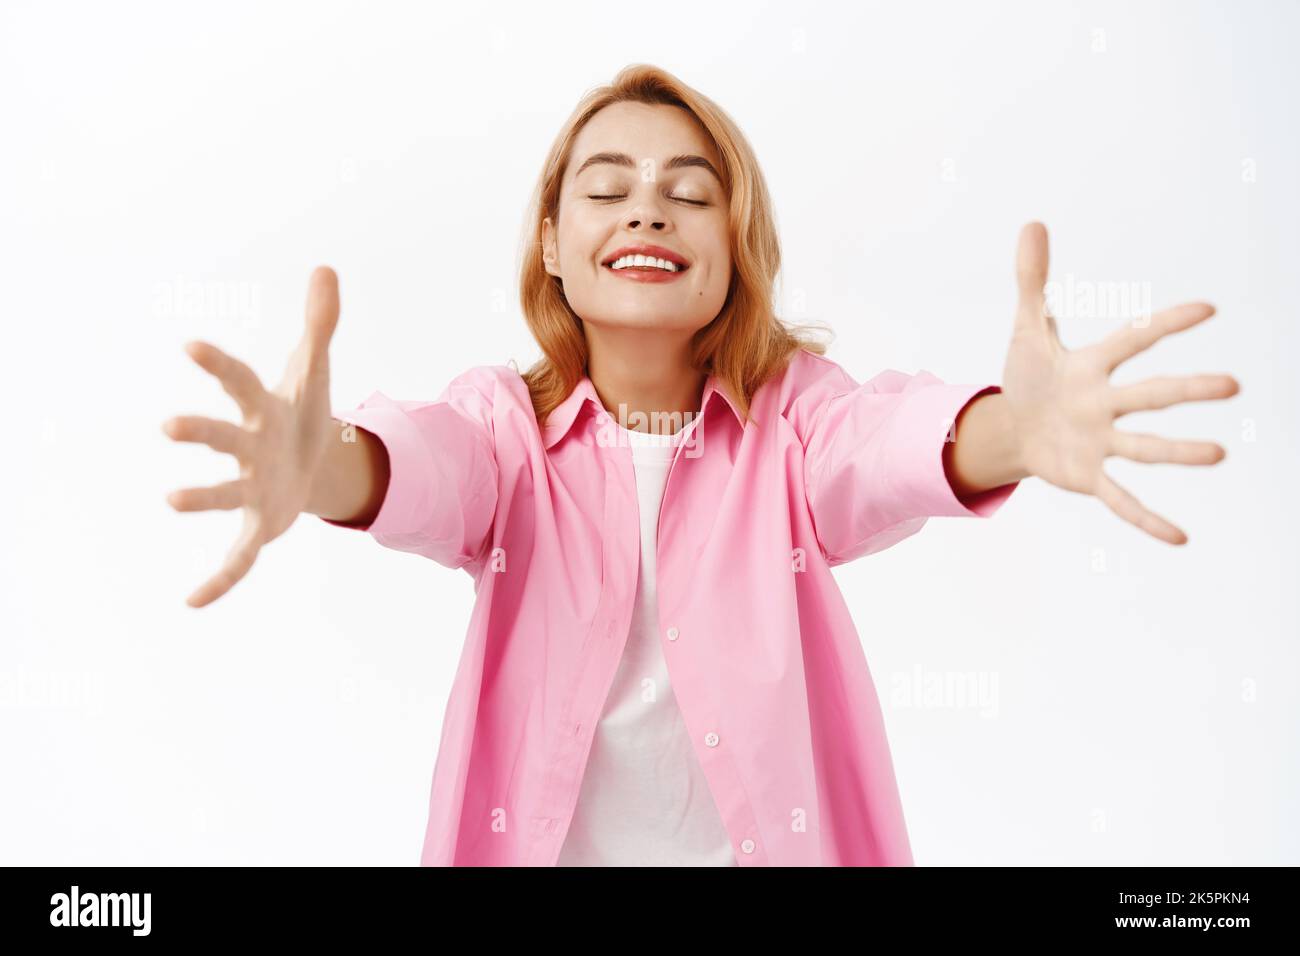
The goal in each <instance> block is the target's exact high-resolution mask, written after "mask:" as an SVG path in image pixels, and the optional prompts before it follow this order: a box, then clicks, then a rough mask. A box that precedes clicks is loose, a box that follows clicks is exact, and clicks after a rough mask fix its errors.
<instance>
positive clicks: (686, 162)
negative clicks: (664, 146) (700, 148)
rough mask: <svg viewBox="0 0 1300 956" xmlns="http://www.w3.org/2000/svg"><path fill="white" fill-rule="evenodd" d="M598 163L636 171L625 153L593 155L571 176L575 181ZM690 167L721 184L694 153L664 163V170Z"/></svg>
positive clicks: (709, 168) (709, 164)
mask: <svg viewBox="0 0 1300 956" xmlns="http://www.w3.org/2000/svg"><path fill="white" fill-rule="evenodd" d="M599 163H610V164H612V165H614V166H626V167H627V168H628V169H636V160H634V159H633V158H632V157H631V156H629V155H628V154H627V153H611V152H603V153H593V154H592V155H590V156H588V157H587V161H586V162H585V163H583V164H582V165H581V166H579V167H578V170H577V172H575V173H574V174H573V178H574V179H577V178H578V177H579V176H581V175H582V171H583V170H584V169H586V168H587V167H588V166H595V165H597V164H599ZM692 166H698V167H700V168H701V169H706V170H708V171H709V172H710V173H712V174H713V178H714V179H716V180H717V181H718V184H719V185H721V184H722V177H721V176H720V175H718V171H717V170H716V169H714V168H713V164H712V163H711V162H709V161H708V160H707V159H705V158H704V157H703V156H696V155H695V154H694V153H681V154H679V155H677V156H673V157H672V158H671V159H669V160H668V162H666V163H664V169H686V168H689V167H692Z"/></svg>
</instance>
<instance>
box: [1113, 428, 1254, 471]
mask: <svg viewBox="0 0 1300 956" xmlns="http://www.w3.org/2000/svg"><path fill="white" fill-rule="evenodd" d="M1110 453H1111V454H1112V455H1120V456H1121V457H1124V458H1128V459H1130V460H1131V461H1144V462H1148V463H1159V462H1167V463H1170V464H1175V465H1213V464H1214V463H1215V462H1219V461H1223V459H1224V457H1226V456H1227V454H1228V453H1227V452H1226V451H1224V449H1223V446H1222V445H1217V444H1215V443H1214V442H1212V441H1182V440H1174V439H1169V438H1161V437H1160V436H1159V435H1147V434H1142V433H1139V432H1126V431H1120V430H1119V429H1113V430H1112V431H1111V442H1110Z"/></svg>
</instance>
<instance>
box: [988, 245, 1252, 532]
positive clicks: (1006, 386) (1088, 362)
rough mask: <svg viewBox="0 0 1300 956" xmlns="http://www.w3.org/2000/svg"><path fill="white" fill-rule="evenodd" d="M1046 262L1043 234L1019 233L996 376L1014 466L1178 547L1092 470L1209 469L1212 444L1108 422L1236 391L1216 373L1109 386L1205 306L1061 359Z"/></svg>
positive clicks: (1165, 528)
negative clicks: (1010, 326)
mask: <svg viewBox="0 0 1300 956" xmlns="http://www.w3.org/2000/svg"><path fill="white" fill-rule="evenodd" d="M1047 260H1048V256H1047V230H1046V229H1045V228H1043V226H1042V225H1041V224H1040V223H1036V222H1034V223H1029V224H1028V225H1027V226H1025V227H1024V229H1022V230H1021V233H1020V245H1019V249H1018V251H1017V257H1016V274H1017V279H1018V282H1019V286H1020V303H1019V306H1018V308H1017V311H1016V321H1015V331H1014V333H1013V335H1012V339H1011V346H1010V349H1009V351H1008V353H1007V361H1006V366H1005V368H1004V370H1003V392H1004V394H1005V395H1006V399H1007V406H1008V408H1009V409H1010V411H1011V415H1012V418H1013V420H1014V422H1015V427H1016V433H1017V435H1018V437H1019V441H1020V449H1021V454H1022V462H1023V464H1024V467H1025V469H1026V470H1027V471H1028V472H1029V473H1030V474H1033V475H1037V476H1038V477H1040V478H1042V479H1043V480H1044V481H1048V482H1051V483H1052V484H1054V485H1057V486H1058V487H1061V488H1065V489H1067V490H1069V491H1075V492H1079V493H1082V494H1089V495H1095V496H1097V497H1098V498H1100V499H1101V500H1102V501H1103V502H1105V504H1106V505H1107V506H1108V507H1109V508H1110V509H1111V510H1112V511H1113V512H1115V514H1117V515H1118V516H1119V517H1121V518H1123V519H1124V520H1125V521H1128V522H1131V523H1132V524H1134V525H1136V526H1137V527H1138V528H1141V529H1142V530H1143V531H1146V532H1147V533H1148V534H1151V535H1153V536H1155V537H1156V538H1159V539H1160V540H1162V541H1167V542H1169V543H1170V544H1184V543H1186V541H1187V535H1185V534H1184V533H1183V532H1182V531H1181V530H1180V529H1179V528H1177V527H1175V526H1174V525H1173V524H1171V523H1170V522H1169V521H1167V520H1166V519H1164V518H1162V517H1160V516H1159V515H1157V514H1155V513H1154V512H1152V511H1150V510H1149V509H1147V508H1146V507H1145V506H1143V505H1142V504H1141V503H1140V502H1139V501H1138V500H1137V499H1136V498H1134V497H1133V495H1131V494H1130V493H1129V492H1127V491H1125V490H1124V489H1123V488H1121V487H1120V486H1119V485H1117V484H1116V483H1115V482H1114V480H1113V479H1111V478H1110V477H1109V476H1108V475H1107V474H1106V473H1105V471H1103V470H1102V464H1103V463H1104V462H1105V460H1106V458H1107V457H1109V456H1111V455H1119V456H1120V457H1122V458H1128V459H1131V460H1133V461H1141V462H1173V463H1176V464H1183V465H1212V464H1214V463H1215V462H1218V461H1221V460H1222V459H1223V457H1224V456H1225V454H1226V452H1225V451H1224V449H1223V447H1222V446H1220V445H1218V444H1215V443H1214V442H1208V441H1180V440H1173V439H1168V438H1161V437H1159V436H1157V435H1149V434H1144V433H1138V432H1129V431H1122V430H1120V429H1117V428H1115V427H1114V424H1113V423H1114V421H1115V419H1116V418H1118V417H1119V416H1121V415H1127V414H1129V413H1130V412H1137V411H1145V410H1148V409H1158V408H1167V407H1169V406H1170V405H1176V404H1179V403H1181V402H1191V401H1203V400H1206V399H1223V398H1229V397H1230V396H1232V395H1235V394H1237V392H1238V390H1239V386H1238V384H1237V381H1236V380H1235V379H1234V378H1233V377H1232V376H1230V375H1223V374H1217V375H1188V376H1180V377H1168V376H1160V377H1156V378H1150V379H1147V380H1145V381H1142V382H1137V383H1135V384H1132V385H1121V386H1115V385H1111V384H1110V381H1109V380H1110V375H1111V373H1112V372H1113V371H1114V370H1115V369H1116V368H1117V367H1118V366H1119V365H1120V364H1121V363H1123V362H1125V361H1126V360H1128V359H1130V358H1132V357H1133V356H1134V355H1137V354H1138V353H1139V352H1142V351H1144V350H1145V349H1147V348H1150V347H1151V346H1152V345H1154V344H1155V343H1156V342H1158V341H1159V340H1160V339H1162V338H1164V337H1165V336H1166V335H1168V334H1170V333H1171V332H1180V331H1182V330H1184V329H1188V328H1190V327H1192V326H1193V325H1196V324H1197V323H1199V322H1203V321H1205V320H1206V319H1208V318H1209V317H1210V316H1212V315H1214V306H1212V305H1209V304H1207V303H1204V302H1191V303H1186V304H1183V305H1178V306H1175V307H1173V308H1171V309H1166V310H1164V311H1162V312H1157V313H1155V314H1153V315H1151V316H1150V321H1149V322H1143V323H1141V324H1136V323H1134V324H1130V325H1127V326H1125V327H1124V328H1121V329H1118V330H1116V331H1114V332H1112V333H1111V334H1110V335H1108V336H1106V337H1105V338H1104V339H1102V340H1101V341H1099V342H1096V343H1094V344H1092V345H1088V346H1085V347H1084V348H1080V349H1075V350H1067V349H1066V348H1065V347H1064V346H1063V345H1062V344H1061V340H1060V337H1059V336H1058V335H1057V329H1056V321H1055V319H1053V318H1052V316H1051V315H1050V314H1049V313H1048V309H1047V302H1046V298H1045V294H1044V286H1045V285H1046V283H1047Z"/></svg>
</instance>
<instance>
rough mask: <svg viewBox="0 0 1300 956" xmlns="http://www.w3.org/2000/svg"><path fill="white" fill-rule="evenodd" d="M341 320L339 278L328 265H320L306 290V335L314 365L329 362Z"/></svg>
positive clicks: (304, 337)
mask: <svg viewBox="0 0 1300 956" xmlns="http://www.w3.org/2000/svg"><path fill="white" fill-rule="evenodd" d="M338 321H339V277H338V276H337V275H336V274H335V272H334V270H333V269H331V268H330V267H329V266H317V267H316V271H314V272H313V273H312V274H311V282H310V283H309V284H308V287H307V329H306V332H305V333H304V335H303V339H304V342H305V343H306V346H307V355H308V358H309V359H310V360H311V361H312V363H313V364H314V363H317V362H323V361H326V360H327V358H328V355H329V345H330V338H331V337H332V336H333V335H334V329H335V328H336V327H337V326H338Z"/></svg>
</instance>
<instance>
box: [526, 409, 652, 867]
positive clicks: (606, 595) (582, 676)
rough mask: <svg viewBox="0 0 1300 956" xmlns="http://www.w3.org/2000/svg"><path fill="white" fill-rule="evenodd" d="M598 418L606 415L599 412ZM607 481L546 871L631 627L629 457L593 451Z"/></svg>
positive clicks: (563, 723)
mask: <svg viewBox="0 0 1300 956" xmlns="http://www.w3.org/2000/svg"><path fill="white" fill-rule="evenodd" d="M598 414H605V415H608V413H607V412H604V411H603V410H602V411H601V412H600V413H598ZM595 449H596V454H597V458H598V460H599V461H600V467H601V469H602V471H603V473H604V486H605V500H604V508H603V513H602V525H601V530H602V535H603V537H602V548H601V554H602V558H601V569H602V575H603V577H602V587H601V591H600V600H599V601H598V602H597V607H596V612H595V614H594V616H593V617H592V621H591V625H590V627H589V628H588V630H587V634H586V637H585V639H584V642H583V646H582V650H581V652H580V655H579V663H578V672H577V674H576V675H575V677H574V680H573V682H572V683H571V684H570V689H569V692H568V693H567V694H566V695H565V699H564V702H563V703H562V705H561V716H560V727H559V730H558V733H557V743H556V747H555V751H554V754H555V756H554V759H553V761H552V766H551V773H550V783H549V785H548V787H547V794H548V796H547V798H546V801H545V803H546V806H547V807H548V808H549V809H548V812H547V814H546V815H544V816H543V817H540V818H538V822H539V824H540V825H541V828H542V830H543V831H544V833H545V834H546V835H548V836H550V837H551V838H552V840H551V843H550V846H549V853H550V859H549V863H550V864H551V865H553V864H554V862H555V859H556V858H558V857H559V854H560V850H561V848H562V847H563V843H564V837H565V834H566V833H567V832H568V824H569V822H570V821H571V820H572V818H573V812H574V810H575V809H576V807H577V803H578V797H579V793H580V790H581V787H582V777H583V771H584V769H585V767H586V762H587V758H588V756H589V754H590V751H591V744H592V740H593V739H594V735H595V731H596V726H597V724H598V722H599V720H600V716H601V712H602V710H603V709H604V706H605V701H606V699H607V697H608V696H609V690H610V687H611V685H612V684H613V681H614V676H615V674H616V672H617V670H618V665H619V661H620V659H621V658H622V655H623V651H624V648H625V646H626V644H627V637H628V631H629V629H630V628H631V626H632V613H633V605H634V603H635V600H636V588H637V583H638V582H637V578H638V575H639V574H640V573H641V571H640V567H641V527H640V522H639V518H638V510H637V509H638V507H639V504H638V501H637V497H636V475H635V473H634V471H633V465H632V450H631V448H629V447H626V446H622V445H615V446H613V447H602V446H601V445H599V443H597V444H596V445H595Z"/></svg>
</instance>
